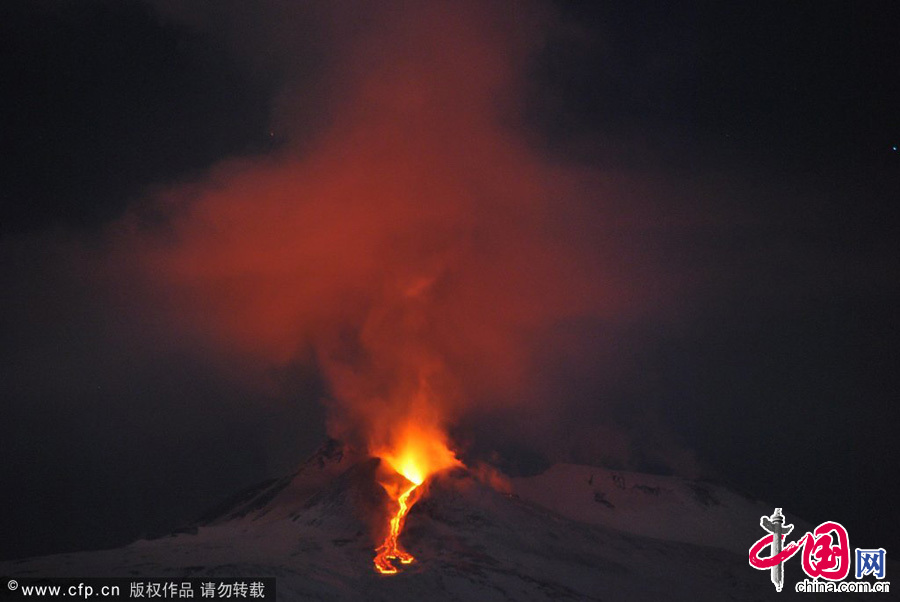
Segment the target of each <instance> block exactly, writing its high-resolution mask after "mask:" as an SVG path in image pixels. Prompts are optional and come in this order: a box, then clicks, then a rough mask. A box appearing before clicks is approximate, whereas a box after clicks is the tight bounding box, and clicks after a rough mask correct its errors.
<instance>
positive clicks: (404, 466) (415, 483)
mask: <svg viewBox="0 0 900 602" xmlns="http://www.w3.org/2000/svg"><path fill="white" fill-rule="evenodd" d="M376 455H378V456H379V457H380V458H381V460H382V463H383V464H384V465H386V466H385V469H383V470H382V472H381V474H380V475H379V479H378V480H379V483H380V484H381V486H382V487H384V490H385V491H386V492H387V494H388V496H389V497H390V498H391V500H393V501H394V502H395V503H396V509H392V510H391V512H392V516H391V518H390V521H389V524H388V530H387V535H386V536H385V538H384V542H383V543H382V544H381V545H380V546H379V547H378V548H376V550H375V552H376V555H375V570H376V571H378V572H379V573H381V574H383V575H393V574H394V573H396V572H397V567H396V566H395V565H394V563H393V562H392V561H394V560H397V561H399V562H400V563H402V564H410V563H411V562H413V561H414V560H415V558H414V557H413V556H412V554H410V553H409V552H407V551H406V550H404V549H403V548H402V547H401V545H400V542H399V541H398V538H399V537H400V533H401V531H402V530H403V524H404V522H405V520H406V515H407V513H409V510H410V508H412V507H413V505H414V504H415V503H416V502H417V501H418V500H419V498H420V497H421V496H422V494H423V488H422V487H421V485H422V484H423V483H424V482H425V480H426V479H427V478H428V477H429V476H431V475H433V474H435V473H437V472H439V471H441V470H445V469H447V468H452V467H455V466H462V463H461V462H460V461H459V460H458V459H457V458H456V455H455V454H454V453H453V452H452V451H451V450H450V448H449V447H448V446H447V443H446V438H445V436H444V434H443V433H442V432H441V431H440V430H438V429H436V428H427V427H422V426H420V425H415V424H408V425H407V426H406V428H405V429H403V438H402V443H401V445H400V446H399V447H398V448H397V449H383V450H379V451H378V452H377V454H376Z"/></svg>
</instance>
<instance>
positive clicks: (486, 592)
mask: <svg viewBox="0 0 900 602" xmlns="http://www.w3.org/2000/svg"><path fill="white" fill-rule="evenodd" d="M377 463H378V461H377V460H374V459H365V458H359V457H356V456H353V455H352V454H350V453H349V452H347V451H346V450H345V449H344V448H342V447H340V446H338V445H335V444H330V445H327V446H325V447H324V448H323V449H322V450H320V451H319V453H318V454H316V456H314V457H313V458H312V459H311V460H310V461H308V462H307V463H306V464H304V465H303V466H302V467H301V468H300V469H299V470H298V471H297V472H296V473H295V474H294V475H292V476H291V477H286V478H285V479H281V480H277V481H273V482H270V483H267V484H264V485H263V486H261V487H258V488H256V489H254V490H248V491H246V492H243V494H241V495H239V496H237V497H236V498H234V499H232V500H231V501H230V503H229V504H227V505H226V506H224V507H222V508H220V509H219V511H218V512H215V513H213V514H211V515H210V516H208V517H207V518H206V519H205V520H204V521H203V523H202V524H200V525H197V526H196V527H195V528H192V529H189V530H188V531H187V532H181V533H178V534H176V535H174V536H171V537H165V538H162V539H157V540H152V541H146V540H142V541H138V542H136V543H134V544H131V545H129V546H126V547H124V548H120V549H116V550H106V551H98V552H83V553H78V554H63V555H57V556H48V557H43V558H35V559H27V560H20V561H14V562H6V563H0V574H3V575H10V576H14V577H17V578H19V579H26V578H28V577H38V576H44V577H64V576H72V577H100V576H102V577H115V576H125V577H127V576H136V577H138V576H140V577H160V578H175V577H207V576H208V577H266V576H274V577H276V578H277V592H278V599H279V600H385V601H388V600H390V601H392V602H399V601H405V600H436V601H440V600H476V601H477V600H498V601H499V600H550V599H553V600H728V599H731V600H758V599H768V598H771V597H773V596H774V595H775V591H774V588H773V587H772V584H771V583H770V582H769V576H768V573H766V572H762V571H755V570H753V569H752V568H750V567H749V566H748V563H747V557H746V555H745V554H746V552H744V553H742V554H739V553H734V552H731V551H728V550H725V549H722V548H715V547H709V546H699V545H694V544H691V543H684V542H683V541H664V540H662V539H659V538H658V537H657V538H656V539H653V538H649V537H646V536H643V535H638V534H634V533H631V532H628V530H627V527H628V526H629V525H630V526H633V522H632V521H631V520H626V519H627V518H629V517H632V516H633V515H637V516H641V514H640V511H635V513H636V514H635V513H631V514H629V511H625V510H624V507H625V506H627V503H628V500H629V499H631V498H630V497H629V496H630V495H632V494H629V493H628V489H627V483H628V481H626V487H625V488H624V489H621V490H620V493H615V494H614V493H613V492H609V494H610V498H609V500H610V502H611V504H613V505H614V506H615V508H613V509H616V508H619V507H620V505H621V506H622V507H623V511H622V512H623V516H624V517H625V518H623V519H622V520H621V521H620V522H619V523H615V521H613V522H609V521H607V522H606V523H604V522H603V521H602V520H599V519H596V517H594V516H593V515H591V514H590V513H587V514H583V515H579V516H575V518H578V519H579V520H573V519H572V518H567V517H566V516H565V514H566V513H569V514H572V515H575V514H577V512H581V511H582V510H584V509H583V508H581V507H582V505H583V504H582V503H581V502H580V501H578V500H580V497H581V494H582V492H580V490H579V487H580V486H579V485H573V484H569V479H570V478H573V479H575V481H574V482H575V483H577V482H578V479H581V478H582V477H584V476H585V475H584V474H582V471H583V470H585V467H562V469H556V470H554V471H550V473H548V474H547V475H544V476H543V478H545V479H546V482H545V483H544V485H545V486H547V487H552V488H553V489H552V491H545V492H541V486H542V485H541V483H542V477H535V478H533V479H527V480H523V481H518V482H517V483H516V484H517V485H518V486H520V487H521V488H522V489H521V491H522V495H521V496H519V495H516V494H504V493H500V492H498V491H496V490H494V489H492V488H490V487H488V486H487V485H485V484H483V483H481V482H479V481H478V480H476V479H475V478H473V477H472V476H471V475H470V474H469V473H468V472H466V471H463V470H459V471H455V472H452V473H448V474H444V475H440V476H438V477H437V478H435V479H434V480H433V481H431V482H430V483H428V484H427V486H428V491H427V493H426V495H425V496H424V497H423V499H421V500H420V501H419V502H418V503H417V504H416V505H415V506H414V507H413V508H412V510H411V512H410V514H409V516H408V519H407V524H406V528H405V529H404V532H403V534H402V536H401V540H402V541H403V543H404V545H405V546H406V547H407V549H408V550H409V551H410V552H411V553H412V554H414V555H415V556H416V559H417V561H416V562H415V563H414V564H412V565H408V566H404V567H402V568H401V570H400V572H399V573H398V574H397V575H393V576H383V575H379V574H377V573H376V572H375V571H374V570H373V566H372V558H373V555H374V547H375V546H376V540H377V537H375V536H373V533H377V532H378V528H379V525H380V524H381V521H382V520H383V518H382V517H383V510H382V508H384V504H385V502H386V499H385V494H384V492H383V491H382V490H381V487H380V486H379V485H377V483H376V482H375V479H374V476H375V470H376V468H377ZM593 470H595V471H596V472H595V474H600V471H599V470H598V469H593ZM595 478H596V477H595ZM630 478H634V479H635V481H634V483H635V484H638V483H640V484H645V483H650V482H653V481H652V478H650V477H648V478H649V479H651V480H650V481H645V480H643V479H638V478H637V476H635V475H632V477H630ZM596 483H597V482H596V480H595V481H594V483H592V484H591V485H592V486H593V485H594V484H596ZM647 486H650V485H647ZM659 486H660V487H661V488H662V486H663V485H662V484H660V485H659ZM685 486H686V487H689V486H688V485H685ZM615 487H616V486H615V485H614V488H615ZM638 491H643V490H641V489H638ZM714 493H716V494H717V495H722V497H721V499H722V500H727V499H729V498H727V497H726V496H724V494H722V492H721V491H718V490H716V491H715V492H714ZM592 495H593V494H592ZM604 495H605V493H604ZM647 495H652V494H647ZM567 496H572V497H573V498H578V500H573V501H571V503H568V502H567V503H561V502H560V500H561V498H565V497H567ZM670 497H671V500H677V499H680V498H678V497H677V496H676V495H675V494H674V493H673V494H671V496H670V494H668V493H667V494H665V495H663V494H662V489H661V490H660V495H658V496H655V497H653V498H652V499H653V500H654V502H653V505H652V507H653V508H655V511H656V512H660V513H663V514H665V513H666V512H669V511H668V510H664V507H665V505H666V504H668V503H670V502H671V503H674V502H673V501H671V500H670ZM635 499H638V500H639V499H641V498H635ZM717 499H719V498H717ZM530 500H538V501H540V500H545V501H546V503H547V504H548V505H550V506H553V507H554V509H548V508H547V507H544V506H543V505H539V504H538V503H535V502H534V501H530ZM591 503H596V502H594V501H593V498H591ZM636 503H638V504H640V503H643V502H636ZM598 505H600V506H603V504H598ZM723 505H724V504H723ZM701 506H702V504H701ZM646 507H650V505H647V506H646ZM584 512H587V510H584ZM679 512H680V510H679ZM723 512H724V510H723ZM762 512H763V513H765V510H763V511H762ZM672 513H675V514H677V512H676V511H674V510H673V511H671V512H670V514H669V515H670V516H671V515H675V514H672ZM722 516H723V517H724V516H725V515H724V514H723V515H722ZM759 516H760V515H756V516H755V518H754V519H753V522H754V523H755V524H756V525H758V521H759ZM607 518H608V517H607ZM604 520H606V519H604ZM617 520H618V519H617ZM740 520H743V518H740ZM663 522H664V521H663ZM721 522H722V524H726V523H727V521H726V520H725V518H721ZM611 526H612V527H616V528H611ZM619 526H624V527H626V528H618V527H619ZM751 527H752V525H751ZM653 534H654V535H656V536H659V535H661V534H664V530H657V531H655V532H654V533H653ZM752 537H753V538H756V537H758V534H757V533H755V532H754V534H753V536H752ZM747 545H749V543H747ZM794 572H795V573H796V572H798V571H794ZM796 576H797V575H794V578H796ZM788 582H791V579H790V576H789V578H788ZM787 587H788V586H787V584H786V588H785V589H787ZM785 594H787V592H784V593H783V594H782V595H781V596H782V597H784V595H785Z"/></svg>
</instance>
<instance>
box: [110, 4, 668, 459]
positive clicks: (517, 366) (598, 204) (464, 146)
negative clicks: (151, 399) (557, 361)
mask: <svg viewBox="0 0 900 602" xmlns="http://www.w3.org/2000/svg"><path fill="white" fill-rule="evenodd" d="M376 7H377V8H376ZM171 10H175V11H176V12H177V11H178V10H179V9H177V8H172V9H171ZM313 12H314V11H313V10H312V9H309V8H308V7H307V8H303V9H302V10H301V9H297V8H296V7H281V8H279V9H276V10H272V11H270V12H269V13H265V14H264V16H265V17H266V18H265V19H263V17H261V16H259V15H255V17H254V18H256V19H257V20H258V21H259V22H260V23H263V25H260V27H261V28H262V30H263V31H264V34H265V35H262V34H259V35H252V36H249V38H248V39H242V40H237V41H236V42H235V43H236V44H243V45H246V46H248V47H250V48H249V51H251V52H258V51H259V49H260V48H261V47H263V46H265V44H264V43H263V41H262V40H263V39H267V40H268V41H269V46H268V47H267V51H268V52H269V53H270V54H272V55H275V56H277V57H278V58H279V60H280V64H282V65H285V64H287V65H289V64H290V58H291V57H290V56H280V55H284V54H289V53H291V52H295V51H297V48H298V44H299V42H298V41H297V40H295V39H293V38H291V35H290V34H291V32H292V31H296V32H305V31H309V30H310V25H309V22H310V20H312V21H314V22H315V24H316V31H318V35H319V36H321V39H322V40H325V41H324V42H322V44H321V47H320V51H321V52H322V53H323V57H324V58H323V60H325V61H327V75H326V81H325V85H324V86H323V88H322V89H325V90H327V91H328V92H327V94H328V98H329V99H330V100H329V102H328V107H327V111H326V112H325V113H324V114H327V125H322V126H320V127H319V128H318V129H317V131H316V133H315V135H314V136H313V135H312V134H310V133H309V132H310V129H309V128H308V127H307V126H308V124H309V122H310V117H309V115H308V114H306V113H304V111H307V110H309V107H310V106H311V104H310V101H309V99H308V98H307V97H306V96H304V90H303V87H302V80H301V79H300V78H295V79H290V78H288V81H287V83H286V84H285V86H284V93H283V95H282V97H281V99H280V100H279V103H278V116H277V123H276V124H275V126H274V132H276V133H277V135H279V136H285V137H286V139H287V140H288V143H287V145H286V147H285V148H284V149H283V150H282V152H280V153H279V154H278V155H277V156H274V157H267V158H264V159H261V160H242V161H231V162H228V163H225V164H222V165H220V166H218V167H217V168H216V169H215V170H213V171H212V172H211V173H210V174H208V175H207V176H206V177H205V178H204V179H203V180H202V181H199V182H194V183H192V184H190V185H185V186H180V187H175V188H172V189H169V190H167V191H164V192H162V193H160V194H158V195H156V197H155V198H154V199H152V200H151V201H150V205H149V207H148V206H144V207H143V208H142V210H141V211H140V212H139V213H140V215H145V214H146V212H147V211H148V210H152V211H154V212H162V214H163V215H164V217H165V219H164V220H163V223H164V225H163V226H158V225H157V226H152V227H147V226H146V225H141V223H142V221H141V219H140V217H139V216H138V213H135V214H133V215H131V216H129V218H128V219H126V220H124V221H123V222H121V223H119V224H118V225H117V226H116V231H115V237H116V240H117V243H116V244H117V245H119V247H118V248H119V250H120V253H119V254H118V256H119V257H120V258H121V261H122V264H121V265H123V266H125V267H127V268H128V270H129V271H133V272H134V273H136V274H137V275H138V279H139V280H141V281H142V283H143V285H144V286H146V289H145V291H153V293H152V294H150V293H146V295H147V298H148V299H151V300H152V303H153V304H154V305H155V306H157V307H159V308H161V310H162V313H163V315H164V316H165V321H166V322H167V323H169V324H171V325H173V327H174V328H175V329H176V330H177V331H178V332H180V333H183V335H184V336H191V337H195V338H196V339H197V340H201V341H208V342H211V344H212V345H214V346H215V347H217V348H221V349H226V350H229V351H234V352H235V353H237V354H240V356H241V357H245V358H246V357H251V358H255V359H256V360H257V361H261V362H264V363H268V364H275V365H278V364H285V363H288V362H290V361H293V360H295V359H296V358H298V357H300V358H305V357H309V355H310V354H312V356H313V357H314V360H315V362H316V363H317V365H318V366H319V369H320V370H321V371H322V373H323V375H324V376H325V378H326V380H327V383H328V385H329V390H330V396H331V398H332V400H331V401H330V402H329V411H330V425H329V429H330V430H331V432H332V433H333V434H334V435H335V436H338V437H342V438H346V439H349V440H352V441H357V442H360V443H363V444H365V445H368V446H370V447H373V446H374V447H377V446H379V445H385V444H390V443H391V440H392V439H394V438H396V437H399V436H401V433H398V432H396V430H395V429H394V425H397V424H400V423H401V422H402V420H401V419H402V418H407V417H413V419H414V420H415V421H417V422H420V423H424V424H428V425H434V426H436V427H439V428H446V427H447V426H450V425H452V424H454V423H456V422H458V421H459V420H461V419H462V418H463V417H464V416H465V415H466V414H467V412H471V411H473V410H476V409H477V410H478V411H483V410H484V408H485V407H494V408H496V407H508V406H515V404H517V403H526V400H533V399H534V398H535V395H534V391H535V390H538V389H540V390H541V391H545V390H546V387H543V388H539V387H538V386H537V385H538V381H539V380H540V371H541V370H540V365H539V362H538V359H537V358H538V355H537V354H536V352H537V351H538V350H539V347H540V346H541V345H542V344H543V343H545V342H546V341H547V337H548V333H550V332H551V331H552V330H553V329H554V328H556V327H557V326H558V325H560V324H562V323H569V324H572V323H577V320H579V319H588V320H608V321H618V322H621V321H623V320H626V321H627V320H628V319H629V316H633V315H635V314H636V313H640V312H642V311H644V310H645V309H646V308H647V307H648V306H650V305H653V304H654V303H656V302H657V301H658V300H659V299H658V298H657V297H658V295H657V293H651V292H650V291H651V288H650V287H648V286H647V285H648V282H647V278H646V275H645V274H644V272H643V271H642V268H641V264H642V261H644V260H643V259H642V258H641V256H640V252H639V250H638V246H636V245H634V244H633V243H630V242H628V238H627V236H625V235H623V234H622V231H623V222H622V220H621V217H620V216H621V209H622V207H623V206H624V204H625V203H627V202H633V201H634V194H635V193H634V192H632V193H630V198H629V194H628V193H626V192H623V191H620V190H618V187H617V184H616V181H615V179H614V178H612V177H610V176H609V174H601V173H593V172H589V171H586V170H584V169H574V168H568V167H565V166H562V165H560V164H558V163H552V162H550V161H548V160H547V159H545V158H544V157H542V156H541V155H540V154H539V153H537V152H536V151H535V150H534V149H533V148H532V147H531V146H530V145H529V144H528V142H527V136H525V135H523V134H521V133H520V132H518V131H517V128H516V127H514V125H515V123H516V120H517V118H518V117H517V110H518V109H517V107H518V105H517V102H516V99H517V98H518V95H519V94H520V92H521V89H522V77H523V74H524V72H525V69H526V67H527V61H528V59H529V57H530V56H531V55H532V53H534V52H535V51H537V50H538V49H539V48H540V44H541V43H542V31H541V27H540V25H541V23H542V21H543V20H545V19H547V18H548V17H549V15H548V14H545V13H544V12H543V11H542V10H539V9H538V8H537V7H534V6H529V5H525V4H522V3H502V4H501V6H500V7H496V6H488V5H486V4H485V3H480V2H477V3H471V4H469V5H466V6H463V5H460V4H458V3H439V2H435V3H424V4H422V3H409V4H408V5H407V4H405V3H398V4H390V5H383V4H381V3H375V5H374V6H368V7H362V6H353V5H342V6H341V7H336V8H335V7H332V8H329V9H328V10H324V9H322V8H321V7H320V8H319V9H317V10H316V11H315V13H316V14H312V13H313ZM180 16H182V17H185V18H188V17H191V18H198V17H197V16H196V15H184V14H181V15H180ZM203 18H206V17H203ZM201 20H202V19H201ZM297 35H300V34H299V33H298V34H297ZM287 71H288V73H290V69H287ZM630 209H631V210H635V209H636V208H635V207H631V208H630ZM133 280H134V279H129V281H130V282H133ZM545 355H546V354H545ZM545 401H546V403H547V407H549V408H552V405H553V404H554V403H557V402H558V401H559V400H558V399H553V398H551V399H546V400H545ZM552 413H553V411H552V409H550V410H547V411H545V414H546V415H548V416H549V415H552Z"/></svg>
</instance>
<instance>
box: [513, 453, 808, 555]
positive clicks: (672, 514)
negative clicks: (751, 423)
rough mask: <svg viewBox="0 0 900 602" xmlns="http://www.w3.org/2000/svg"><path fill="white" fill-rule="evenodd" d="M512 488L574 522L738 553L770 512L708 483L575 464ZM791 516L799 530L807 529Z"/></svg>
mask: <svg viewBox="0 0 900 602" xmlns="http://www.w3.org/2000/svg"><path fill="white" fill-rule="evenodd" d="M513 488H514V490H515V492H516V493H517V494H519V495H520V496H521V497H522V498H524V499H527V500H530V501H532V502H535V503H537V504H540V505H542V506H545V507H546V508H549V509H551V510H553V511H555V512H558V513H559V514H562V515H563V516H566V517H568V518H571V519H574V520H577V521H582V522H586V523H591V524H594V525H601V526H604V527H609V528H611V529H616V530H618V531H624V532H627V533H633V534H636V535H642V536H644V537H652V538H655V539H662V540H666V541H680V542H684V543H693V544H698V545H704V546H712V547H717V548H723V549H726V550H731V551H733V552H735V553H739V554H746V553H747V549H748V548H749V547H750V545H751V544H752V543H753V542H754V541H756V540H757V539H758V538H759V537H761V536H762V535H764V533H762V532H761V531H760V529H759V518H760V517H761V516H763V515H769V514H771V513H772V510H773V507H772V506H771V505H769V504H766V503H764V502H761V501H758V500H751V499H749V498H747V497H744V496H741V495H739V494H737V493H735V492H733V491H731V490H729V489H726V488H725V487H722V486H720V485H716V484H713V483H710V482H706V481H694V480H689V479H684V478H680V477H670V476H657V475H647V474H641V473H634V472H625V471H618V470H608V469H605V468H597V467H594V466H579V465H574V464H557V465H555V466H552V467H551V468H550V469H549V470H547V471H546V472H544V473H543V474H540V475H537V476H534V477H527V478H517V479H513ZM790 518H791V520H790V521H789V522H793V523H795V524H796V529H797V530H798V531H806V530H808V529H809V528H810V526H809V525H808V524H807V523H806V522H805V521H802V520H799V519H797V518H796V517H793V516H792V517H790Z"/></svg>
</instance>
